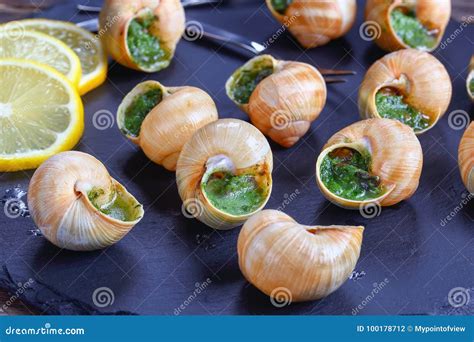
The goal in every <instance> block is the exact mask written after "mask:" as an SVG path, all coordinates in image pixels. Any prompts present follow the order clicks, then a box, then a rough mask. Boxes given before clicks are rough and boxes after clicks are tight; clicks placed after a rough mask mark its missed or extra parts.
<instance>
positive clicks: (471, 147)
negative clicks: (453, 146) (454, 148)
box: [458, 123, 474, 194]
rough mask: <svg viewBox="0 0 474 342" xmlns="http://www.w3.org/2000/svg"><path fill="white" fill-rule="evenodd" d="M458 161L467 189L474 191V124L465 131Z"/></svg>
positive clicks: (460, 144)
mask: <svg viewBox="0 0 474 342" xmlns="http://www.w3.org/2000/svg"><path fill="white" fill-rule="evenodd" d="M458 163H459V170H460V171H461V178H462V181H463V182H464V185H465V186H466V188H467V190H468V191H469V192H470V193H471V194H472V193H474V124H473V123H471V124H470V125H469V126H468V127H467V129H466V131H465V132H464V134H463V136H462V139H461V142H460V143H459V149H458Z"/></svg>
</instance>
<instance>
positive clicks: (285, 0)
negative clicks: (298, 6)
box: [272, 0, 293, 14]
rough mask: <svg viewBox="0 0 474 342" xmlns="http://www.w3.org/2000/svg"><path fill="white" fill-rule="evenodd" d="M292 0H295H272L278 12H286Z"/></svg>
mask: <svg viewBox="0 0 474 342" xmlns="http://www.w3.org/2000/svg"><path fill="white" fill-rule="evenodd" d="M292 2H293V0H272V6H273V9H274V10H275V11H277V12H278V13H280V14H285V12H286V10H287V9H288V6H290V5H291V3H292Z"/></svg>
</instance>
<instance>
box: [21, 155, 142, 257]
mask: <svg viewBox="0 0 474 342" xmlns="http://www.w3.org/2000/svg"><path fill="white" fill-rule="evenodd" d="M91 191H96V194H97V196H96V198H95V199H94V203H92V202H91V200H90V199H89V194H90V192H91ZM117 199H119V200H120V201H121V203H123V205H124V210H126V211H127V218H126V220H121V219H118V218H114V217H113V216H112V215H110V216H109V215H107V214H105V213H104V212H103V211H104V209H101V210H99V209H98V208H97V207H99V208H107V207H108V205H109V204H110V203H112V201H115V200H117ZM28 207H29V209H30V212H31V216H32V218H33V220H34V222H35V223H36V225H37V226H38V228H39V229H40V230H41V232H42V233H43V235H44V236H45V237H46V238H47V239H48V240H49V241H51V242H52V243H53V244H54V245H56V246H58V247H60V248H66V249H70V250H75V251H90V250H95V249H100V248H104V247H107V246H110V245H112V244H114V243H116V242H118V241H119V240H120V239H121V238H123V237H124V236H125V234H127V233H128V232H129V231H130V229H132V228H133V226H134V225H136V224H137V223H138V222H139V221H140V220H141V218H142V216H143V213H144V212H143V208H142V205H141V204H140V203H138V201H137V200H136V199H135V198H134V197H133V196H132V195H131V194H129V193H128V192H127V190H126V189H125V188H124V187H123V186H122V185H121V184H119V183H118V182H117V181H116V180H115V179H113V178H112V177H110V175H109V173H108V172H107V169H106V168H105V167H104V165H103V164H102V163H101V162H100V161H98V160H97V159H96V158H94V157H92V156H91V155H89V154H86V153H82V152H76V151H70V152H62V153H59V154H57V155H55V156H53V157H51V158H49V159H48V160H47V161H46V162H44V163H43V164H41V166H40V167H39V168H38V169H37V170H36V171H35V173H34V175H33V177H32V178H31V181H30V186H29V190H28ZM115 217H116V216H115Z"/></svg>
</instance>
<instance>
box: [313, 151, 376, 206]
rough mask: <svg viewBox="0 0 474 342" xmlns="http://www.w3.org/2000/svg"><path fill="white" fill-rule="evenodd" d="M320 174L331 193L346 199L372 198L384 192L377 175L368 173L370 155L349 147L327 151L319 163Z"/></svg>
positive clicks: (360, 199)
mask: <svg viewBox="0 0 474 342" xmlns="http://www.w3.org/2000/svg"><path fill="white" fill-rule="evenodd" d="M320 176H321V180H322V182H323V183H324V185H325V186H326V188H327V189H328V190H329V191H330V192H331V193H333V194H334V195H337V196H339V197H342V198H345V199H348V200H356V201H363V200H368V199H373V198H377V197H380V196H381V195H383V193H384V192H385V190H384V187H383V186H382V185H381V183H380V179H379V177H378V176H375V175H372V174H371V173H370V156H369V155H368V154H367V155H362V154H361V153H360V152H358V151H356V150H354V149H351V148H345V147H343V148H337V149H335V150H334V151H331V152H329V153H328V154H327V155H326V156H325V157H324V159H323V161H322V163H321V167H320Z"/></svg>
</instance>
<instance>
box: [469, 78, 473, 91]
mask: <svg viewBox="0 0 474 342" xmlns="http://www.w3.org/2000/svg"><path fill="white" fill-rule="evenodd" d="M469 91H470V92H471V94H472V95H474V78H471V80H470V81H469Z"/></svg>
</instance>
